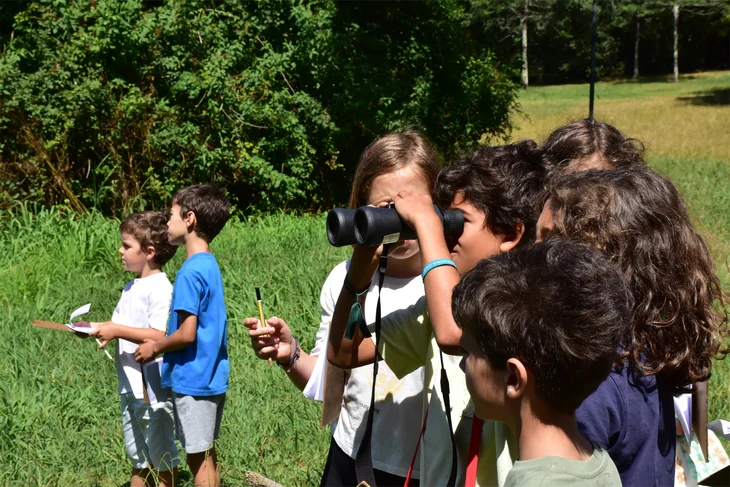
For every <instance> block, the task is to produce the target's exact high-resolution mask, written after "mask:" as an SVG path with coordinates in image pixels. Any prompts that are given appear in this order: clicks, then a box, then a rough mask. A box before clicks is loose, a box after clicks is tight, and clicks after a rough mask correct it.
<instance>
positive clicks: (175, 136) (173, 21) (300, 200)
mask: <svg viewBox="0 0 730 487" xmlns="http://www.w3.org/2000/svg"><path fill="white" fill-rule="evenodd" d="M13 28H14V32H13V35H12V40H9V41H8V42H7V43H6V45H5V49H4V51H3V53H2V55H1V56H0V161H1V162H2V164H0V207H9V206H12V205H13V204H17V203H18V202H23V201H30V202H34V201H35V202H43V203H46V204H56V203H64V202H65V203H66V204H68V205H69V206H71V207H73V208H74V209H76V210H78V211H83V210H84V208H86V207H90V206H95V207H97V208H99V209H101V210H103V211H105V212H107V213H108V214H121V213H124V212H128V211H131V210H136V209H140V208H150V207H156V208H161V207H163V206H164V205H166V204H169V199H170V197H171V195H172V193H173V192H174V191H175V190H176V189H177V188H179V187H181V186H184V185H187V184H192V183H198V182H214V183H216V184H219V185H221V186H223V187H225V188H226V190H227V191H228V194H229V197H230V199H231V201H232V203H233V204H234V206H235V208H236V209H237V211H241V212H243V211H249V210H251V211H270V210H273V209H277V208H302V209H308V208H323V207H327V206H329V205H332V204H333V203H335V202H342V201H345V200H346V192H347V189H348V188H349V183H348V180H349V177H350V176H351V174H352V172H353V170H354V166H355V163H356V161H357V158H358V155H359V154H360V152H361V151H362V150H363V149H364V147H365V146H366V145H367V144H368V143H369V142H371V141H372V140H373V139H374V138H375V137H377V136H378V135H381V134H383V133H384V132H386V131H390V130H397V129H402V128H405V127H415V128H418V129H420V130H422V131H423V132H424V133H425V134H426V135H427V136H429V137H430V138H431V139H432V140H433V141H434V142H435V144H436V145H437V147H438V148H439V149H440V151H441V152H442V154H443V155H444V156H445V157H447V158H449V157H451V156H452V155H454V154H456V153H458V152H459V151H460V150H462V149H463V148H465V147H468V146H470V145H472V144H474V143H476V141H478V140H479V139H480V138H481V137H482V136H483V135H485V134H486V135H487V137H492V136H504V135H506V134H507V133H508V132H509V129H510V124H509V112H510V110H511V109H512V108H513V107H514V106H515V103H516V101H515V96H516V88H517V84H516V82H515V81H516V76H515V72H514V70H513V67H512V66H511V64H510V63H506V64H504V63H501V62H500V60H499V59H498V57H497V56H496V55H495V54H494V53H493V52H492V51H490V49H489V46H488V45H486V44H484V43H483V42H481V40H480V39H479V35H478V33H477V34H476V35H475V33H474V31H475V28H474V26H473V25H472V24H471V23H470V22H469V20H468V18H467V15H466V10H465V8H464V4H462V3H461V2H460V1H457V0H445V1H436V0H432V1H426V2H417V3H408V4H403V3H389V4H379V5H378V8H373V6H372V5H371V4H369V3H358V2H352V3H335V2H334V1H322V2H314V1H311V2H310V1H299V0H285V1H279V0H260V1H258V2H238V1H236V0H224V1H214V0H187V1H185V0H169V1H168V2H164V3H158V2H142V1H141V0H69V1H63V2H60V1H56V0H42V1H37V2H33V3H29V4H28V5H27V6H25V8H24V9H22V11H20V12H18V13H17V15H16V16H15V18H14V23H13Z"/></svg>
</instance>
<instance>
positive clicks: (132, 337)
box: [90, 321, 165, 348]
mask: <svg viewBox="0 0 730 487" xmlns="http://www.w3.org/2000/svg"><path fill="white" fill-rule="evenodd" d="M90 335H91V336H94V337H97V338H98V339H99V341H101V345H99V347H100V348H104V347H106V346H107V344H108V343H109V342H110V341H112V340H115V339H119V338H121V339H122V340H127V341H130V342H133V343H143V342H144V341H145V340H155V341H157V340H162V339H163V338H164V337H165V332H164V331H161V330H155V329H154V328H135V327H133V326H125V325H120V324H118V323H114V322H113V321H107V322H105V323H100V324H99V326H97V327H95V328H94V329H93V330H92V331H91V333H90Z"/></svg>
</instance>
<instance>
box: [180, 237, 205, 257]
mask: <svg viewBox="0 0 730 487" xmlns="http://www.w3.org/2000/svg"><path fill="white" fill-rule="evenodd" d="M200 252H210V246H209V245H208V242H206V241H205V240H203V239H202V238H200V237H198V235H197V234H196V233H195V232H190V233H189V234H187V236H186V237H185V258H186V259H189V258H190V257H192V256H193V255H195V254H199V253H200Z"/></svg>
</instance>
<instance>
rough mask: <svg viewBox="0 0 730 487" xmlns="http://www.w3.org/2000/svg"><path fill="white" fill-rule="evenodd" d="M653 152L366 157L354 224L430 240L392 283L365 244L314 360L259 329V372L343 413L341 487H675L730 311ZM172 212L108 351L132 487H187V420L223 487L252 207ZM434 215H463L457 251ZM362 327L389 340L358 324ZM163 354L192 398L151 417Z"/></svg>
mask: <svg viewBox="0 0 730 487" xmlns="http://www.w3.org/2000/svg"><path fill="white" fill-rule="evenodd" d="M635 144H636V142H635V141H632V140H630V139H627V138H626V137H624V136H623V135H622V134H621V133H620V132H619V131H618V130H616V129H615V128H614V127H611V126H610V125H607V124H603V123H599V122H596V121H594V120H585V121H580V122H574V123H571V124H568V125H566V126H563V127H561V128H559V129H557V130H556V131H555V132H553V134H551V135H550V136H549V137H548V139H547V140H546V141H545V142H544V143H543V144H542V145H541V146H538V145H537V144H535V143H534V142H532V141H522V142H518V143H514V144H508V145H502V146H497V147H488V148H481V149H478V150H475V151H474V152H472V153H470V154H469V155H468V156H467V157H465V158H464V159H461V160H458V161H456V162H454V163H452V164H451V165H449V166H447V167H445V168H443V169H441V167H440V163H439V160H438V157H437V155H436V153H435V151H434V150H433V148H432V147H431V146H430V144H429V143H428V142H427V141H425V140H424V139H423V138H422V137H421V136H420V135H419V134H418V133H416V132H413V131H406V132H402V133H393V134H388V135H386V136H384V137H381V138H379V139H378V140H376V141H375V142H373V143H372V144H371V145H370V146H369V147H368V148H367V149H366V150H365V151H364V153H363V155H362V156H361V159H360V162H359V164H358V167H357V170H356V173H355V177H354V181H353V187H352V192H351V198H350V207H351V208H357V207H360V206H364V205H372V206H384V205H387V204H391V203H393V204H394V206H395V209H396V210H397V211H398V213H399V215H400V217H401V218H402V219H403V220H404V221H405V222H406V223H407V224H408V225H409V226H410V227H412V228H413V229H414V230H415V232H416V234H417V236H418V239H417V241H416V240H413V241H405V242H399V243H398V244H391V245H389V248H388V253H387V264H386V265H385V266H384V268H383V264H382V262H383V259H382V258H381V255H382V252H383V247H382V246H381V247H379V248H378V247H364V246H354V248H353V253H352V257H351V258H350V259H349V260H347V261H346V262H343V263H341V264H340V265H338V266H337V267H336V268H335V269H334V270H333V271H332V272H331V273H330V275H329V277H328V278H327V280H326V282H325V283H324V286H323V288H322V294H321V307H322V319H321V323H320V327H319V331H318V333H317V336H316V343H315V347H314V349H313V350H312V351H311V353H306V352H305V351H304V350H302V349H301V347H300V343H299V341H298V340H297V339H296V338H295V337H294V334H293V333H292V330H291V328H290V327H289V326H288V325H287V323H286V322H285V321H284V320H283V319H281V318H278V317H272V318H270V319H268V320H266V323H265V324H262V323H260V322H259V320H258V319H256V318H247V319H245V320H244V325H245V326H246V327H248V328H249V336H250V338H251V345H252V348H253V349H254V351H255V353H256V355H257V356H258V357H259V358H261V359H272V360H275V361H276V362H277V364H279V365H280V366H281V367H282V368H283V369H284V371H285V373H286V375H287V376H288V377H289V379H290V380H291V381H292V382H293V383H294V384H295V385H296V386H297V387H298V388H299V389H300V390H302V391H303V392H304V394H305V395H307V396H308V397H310V398H312V399H316V400H320V401H322V402H323V416H322V423H323V425H325V424H330V426H331V430H332V435H333V436H332V442H331V445H330V449H329V455H328V458H327V460H326V464H325V466H324V473H323V477H322V481H321V485H323V486H342V485H345V486H347V485H350V486H355V485H357V484H358V483H359V482H360V481H362V480H370V482H375V483H376V484H377V485H378V486H380V487H383V486H401V485H411V486H413V485H419V484H420V485H424V486H447V485H458V486H467V487H473V486H477V485H481V486H486V485H499V486H503V485H509V486H517V485H544V486H551V485H588V486H591V485H594V486H599V485H600V486H617V485H622V484H623V485H673V484H674V465H675V437H676V435H677V431H676V426H675V416H674V404H673V397H674V395H676V394H679V393H682V392H686V391H688V390H691V389H692V387H693V385H694V384H697V383H701V382H703V381H706V380H707V379H708V377H709V375H710V371H711V368H712V360H713V359H714V358H716V357H719V356H722V355H723V354H724V353H726V349H725V347H724V338H725V336H726V332H727V314H726V311H725V301H724V294H723V292H722V290H721V288H720V284H719V281H718V278H717V276H716V274H715V269H714V265H713V262H712V259H711V257H710V254H709V252H708V250H707V248H706V246H705V244H704V242H703V240H702V238H701V237H700V236H699V235H698V233H697V232H696V231H695V229H694V227H693V225H692V223H691V221H690V219H689V217H688V214H687V209H686V207H685V205H684V202H683V200H682V198H681V196H680V195H679V193H678V191H677V190H676V188H675V187H674V186H673V185H672V183H671V182H669V181H668V180H667V179H666V178H664V177H662V176H660V175H659V174H657V173H656V172H654V171H653V170H651V169H649V168H648V167H646V166H645V165H644V163H643V160H642V155H641V152H642V151H641V149H640V148H639V147H637V145H635ZM172 203H173V204H172V209H171V212H170V216H169V221H167V227H166V228H165V222H166V220H167V219H166V218H165V217H164V216H163V215H161V214H158V213H153V212H147V213H142V214H137V215H132V216H131V217H129V218H127V219H126V220H125V221H124V222H123V223H122V226H121V234H122V243H123V244H122V247H121V248H120V253H121V254H122V258H123V261H124V263H125V268H126V269H128V270H130V271H133V272H136V273H138V275H139V277H138V278H137V279H135V280H134V281H132V282H130V283H129V284H128V285H127V286H126V287H125V290H124V292H123V295H122V299H121V300H120V303H119V305H118V307H117V309H116V310H115V313H114V316H113V317H112V321H111V322H108V323H104V324H101V325H99V326H98V327H96V328H95V329H94V332H93V333H92V334H94V335H96V336H97V337H98V338H100V339H101V340H103V341H102V345H106V344H107V343H108V342H109V341H110V340H113V339H119V340H118V342H119V345H118V358H117V368H118V373H119V380H120V382H119V383H120V385H119V392H120V394H121V395H122V396H121V402H122V412H123V416H122V417H123V431H124V437H125V444H126V447H127V454H128V456H129V458H130V460H131V461H132V467H133V470H132V475H133V477H132V485H133V486H136V485H144V482H145V481H146V479H147V478H148V477H149V476H150V472H151V471H152V470H154V471H155V472H156V476H157V480H158V483H159V484H160V485H172V484H174V482H175V471H176V467H177V465H178V463H179V461H178V460H177V450H176V448H175V443H174V438H173V434H172V425H173V423H174V425H175V427H176V430H177V438H178V440H179V441H180V443H181V445H182V447H183V448H184V449H185V451H186V453H187V462H188V465H190V467H191V470H192V472H193V475H194V477H195V485H218V483H219V481H220V480H219V475H218V472H217V469H216V463H215V449H214V446H213V445H214V441H215V439H217V437H218V432H219V429H220V419H221V414H222V411H223V406H224V404H225V392H226V390H227V386H228V373H229V366H228V358H227V342H226V334H227V319H226V309H225V304H224V301H223V284H222V280H221V276H220V271H219V269H218V265H217V263H216V261H215V258H214V257H213V256H212V255H211V254H210V249H209V247H208V244H209V243H210V241H211V240H212V239H213V238H214V237H215V236H216V235H217V234H218V232H219V231H220V230H221V228H222V227H223V225H224V224H225V222H226V220H227V219H228V216H229V207H228V203H227V201H226V198H225V196H224V195H223V194H222V193H221V192H220V191H219V190H218V189H216V188H215V187H213V186H211V185H198V186H192V187H189V188H185V189H183V190H180V191H179V192H178V193H176V195H175V196H174V198H173V202H172ZM434 203H436V204H437V205H438V206H439V207H441V208H451V209H458V210H461V212H462V213H463V215H464V228H463V232H462V234H461V235H460V236H459V237H458V238H447V237H445V236H444V232H443V226H442V223H441V221H440V220H439V218H438V217H437V215H436V213H435V212H434V210H433V205H434ZM173 245H185V250H186V257H187V260H186V262H185V264H184V265H183V267H182V268H181V269H180V271H179V272H178V274H177V276H176V279H175V285H174V288H172V289H171V286H170V284H169V281H168V280H167V278H166V277H165V274H164V273H162V272H161V267H162V265H164V263H165V262H167V261H168V260H169V259H170V258H171V257H172V255H173V254H174V251H175V248H174V247H172V246H173ZM379 267H381V268H383V269H382V271H384V272H379V270H378V269H379ZM381 273H382V275H379V274H381ZM168 308H169V313H168ZM357 308H359V309H361V310H362V313H363V315H364V320H365V322H366V323H367V326H368V329H369V330H370V331H371V332H372V336H371V337H369V336H365V335H366V334H364V333H363V330H362V329H360V328H358V327H357V326H355V327H354V328H353V327H352V326H351V325H352V323H350V322H351V321H352V320H351V317H352V316H353V313H352V312H353V310H356V309H357ZM168 314H169V318H168ZM376 322H377V323H378V324H379V326H377V328H378V331H379V332H378V333H375V328H376V327H375V323H376ZM348 328H349V329H350V333H347V335H346V330H348ZM165 330H167V331H166V333H165ZM367 335H371V333H367ZM137 344H139V345H137ZM161 354H162V357H163V358H162V387H166V388H171V391H170V395H169V398H167V400H164V399H165V398H163V400H161V401H158V402H157V403H156V404H149V401H147V402H146V401H145V398H144V397H143V396H144V394H143V393H144V388H145V385H144V380H143V379H144V378H143V374H142V371H143V370H145V369H143V368H141V367H140V365H139V363H145V362H149V361H150V360H153V359H155V358H156V357H159V356H160V355H161ZM376 361H377V367H378V368H377V376H376V377H375V378H374V375H373V368H374V367H375V365H376V364H375V363H376ZM373 381H375V384H373ZM371 388H372V389H371ZM371 394H374V401H375V402H374V404H375V407H374V408H373V410H372V412H371V407H370V404H371ZM369 412H370V413H371V414H372V416H371V418H372V419H371V421H372V423H371V422H370V421H369V420H368V413H369ZM370 423H371V424H370ZM366 430H367V432H366ZM358 452H360V455H358ZM363 452H366V455H363ZM363 457H367V458H366V460H367V461H366V462H365V463H364V464H363V462H362V461H363Z"/></svg>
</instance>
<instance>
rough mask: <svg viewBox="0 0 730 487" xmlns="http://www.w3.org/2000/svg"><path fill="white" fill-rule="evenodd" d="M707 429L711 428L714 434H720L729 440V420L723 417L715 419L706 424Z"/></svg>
mask: <svg viewBox="0 0 730 487" xmlns="http://www.w3.org/2000/svg"><path fill="white" fill-rule="evenodd" d="M707 429H709V430H712V431H713V432H714V433H715V434H716V435H718V436H722V437H723V438H725V439H726V440H730V422H728V421H725V420H724V419H716V420H715V421H712V422H711V423H710V424H708V425H707Z"/></svg>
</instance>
